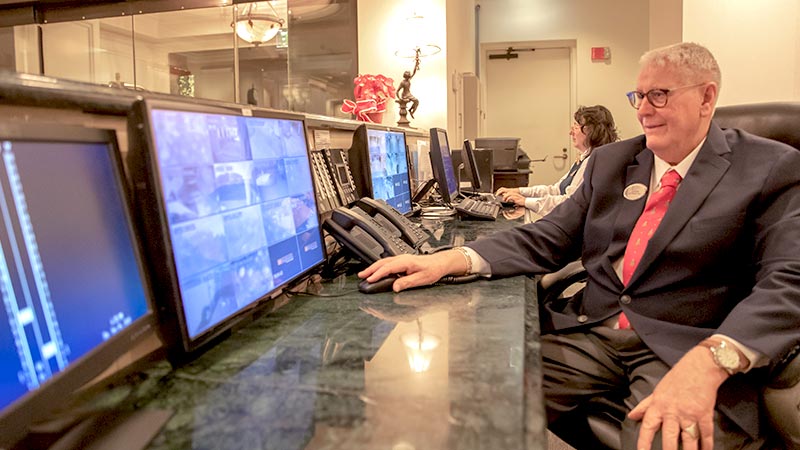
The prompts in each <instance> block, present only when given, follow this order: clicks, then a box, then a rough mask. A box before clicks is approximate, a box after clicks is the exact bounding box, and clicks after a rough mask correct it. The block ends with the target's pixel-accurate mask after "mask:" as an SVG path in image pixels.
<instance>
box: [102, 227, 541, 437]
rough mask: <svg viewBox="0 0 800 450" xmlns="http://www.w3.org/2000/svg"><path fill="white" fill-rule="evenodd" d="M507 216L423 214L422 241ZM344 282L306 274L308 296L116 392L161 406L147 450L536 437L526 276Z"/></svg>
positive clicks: (464, 235)
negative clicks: (412, 284)
mask: <svg viewBox="0 0 800 450" xmlns="http://www.w3.org/2000/svg"><path fill="white" fill-rule="evenodd" d="M518 223H519V222H518V221H513V222H512V221H508V220H504V219H500V220H498V221H497V222H473V221H470V222H462V221H459V220H451V221H447V222H444V223H442V222H429V221H425V222H424V225H425V226H426V227H427V228H428V229H429V230H430V231H431V232H432V233H433V235H434V237H433V239H432V242H433V243H434V245H448V244H451V245H452V244H455V245H458V244H460V243H461V242H462V241H464V240H466V241H469V240H472V239H475V238H476V237H478V236H480V235H483V234H487V233H490V232H491V231H492V230H496V229H501V228H507V227H510V226H515V225H517V224H518ZM356 284H357V279H356V277H355V276H353V275H350V276H342V277H339V278H337V279H335V280H333V281H329V282H324V283H318V284H313V285H311V286H310V287H309V290H310V291H313V292H315V293H316V294H318V295H317V296H309V295H295V296H293V297H292V299H291V301H289V302H288V303H287V304H286V305H284V306H282V307H280V308H278V309H276V310H275V311H273V312H270V313H269V314H266V315H264V316H262V317H261V318H259V319H257V320H256V321H254V322H252V323H250V324H249V325H248V326H246V327H244V328H242V329H240V330H237V331H236V332H234V333H233V334H232V335H231V336H230V337H229V338H227V339H226V340H224V341H223V342H221V343H219V344H218V345H216V346H215V347H213V348H211V349H210V350H209V351H207V352H206V353H204V354H203V355H201V356H200V357H199V358H197V359H196V360H195V361H193V362H192V363H190V364H188V365H186V366H184V367H181V368H179V369H176V370H172V369H171V368H170V367H169V365H168V364H167V363H166V362H158V363H156V365H155V366H154V367H151V368H150V369H149V370H147V371H145V372H143V373H142V374H140V375H139V376H138V378H137V381H136V383H131V385H130V386H128V387H127V388H124V387H122V388H118V389H120V390H122V391H123V392H122V393H117V394H116V395H118V396H126V397H127V401H129V402H131V403H132V404H133V405H134V406H135V407H136V408H164V409H169V410H172V411H174V415H173V417H172V418H171V419H170V421H169V422H168V423H167V424H166V426H165V427H164V429H163V430H162V431H161V433H160V434H159V435H158V436H157V437H156V438H155V440H153V441H152V443H151V447H150V448H153V449H170V450H174V449H190V448H191V449H270V450H272V449H277V450H313V449H348V450H359V449H386V450H414V449H416V450H423V449H453V450H456V449H458V450H470V449H492V450H495V449H504V450H512V449H541V448H546V445H547V439H546V435H545V422H544V414H543V401H542V397H541V390H540V382H541V374H540V354H539V347H538V344H537V342H538V339H537V337H538V313H537V311H536V307H535V305H534V306H533V307H528V308H526V300H525V298H526V295H527V296H528V297H529V298H533V294H531V293H530V292H532V288H533V282H532V281H531V280H530V279H528V278H526V277H515V278H509V279H505V280H495V281H486V280H482V281H477V282H474V283H470V284H465V285H451V286H436V287H431V288H426V289H418V290H412V291H408V292H403V293H400V294H393V293H385V294H375V295H364V294H361V293H359V292H358V291H357V289H356ZM526 293H527V294H526ZM526 322H527V325H528V326H527V327H526Z"/></svg>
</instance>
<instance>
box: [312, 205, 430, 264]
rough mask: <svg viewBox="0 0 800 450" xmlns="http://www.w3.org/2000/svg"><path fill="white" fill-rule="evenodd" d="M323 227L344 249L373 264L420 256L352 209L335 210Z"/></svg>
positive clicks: (371, 219)
mask: <svg viewBox="0 0 800 450" xmlns="http://www.w3.org/2000/svg"><path fill="white" fill-rule="evenodd" d="M323 227H324V228H325V229H326V230H327V231H328V232H329V233H330V234H331V236H333V237H334V239H336V240H337V241H338V242H339V243H340V244H341V245H342V246H344V247H345V248H347V249H348V250H350V251H351V252H353V254H355V256H356V257H358V258H359V259H361V260H363V261H364V262H366V263H373V262H375V261H377V260H379V259H381V258H385V257H387V256H395V255H400V254H403V253H409V254H416V253H417V252H416V250H414V249H413V248H412V247H410V246H409V245H408V244H406V243H405V242H404V241H403V240H402V239H400V238H399V237H396V236H392V235H391V233H390V232H389V231H387V230H386V229H385V228H384V227H383V226H381V224H379V223H378V222H377V221H376V220H375V219H373V218H372V217H369V215H367V214H359V213H357V212H355V211H353V210H350V209H348V208H344V207H341V208H337V209H335V210H333V213H332V214H331V217H330V218H329V219H327V220H325V222H324V223H323Z"/></svg>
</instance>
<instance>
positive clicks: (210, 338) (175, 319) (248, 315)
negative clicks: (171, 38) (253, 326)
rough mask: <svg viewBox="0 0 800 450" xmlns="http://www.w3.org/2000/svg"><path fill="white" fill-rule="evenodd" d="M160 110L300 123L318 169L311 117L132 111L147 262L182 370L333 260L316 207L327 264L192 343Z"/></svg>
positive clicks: (169, 104)
mask: <svg viewBox="0 0 800 450" xmlns="http://www.w3.org/2000/svg"><path fill="white" fill-rule="evenodd" d="M154 109H166V110H173V111H187V112H196V113H209V114H222V115H228V116H237V117H248V116H252V117H258V118H267V119H271V118H274V119H288V120H296V121H300V122H301V123H302V125H303V137H304V139H305V143H306V156H307V163H308V170H309V174H310V176H311V177H312V179H313V172H312V170H313V169H312V167H311V155H310V152H309V142H308V134H307V130H306V126H305V117H304V116H302V115H299V114H291V113H284V112H279V111H273V110H266V109H255V108H246V109H243V110H241V111H237V110H234V109H229V108H225V107H221V106H216V105H209V104H200V103H196V102H190V101H178V100H162V99H140V100H138V101H136V102H135V103H134V104H133V108H132V110H131V115H132V120H130V121H129V139H130V140H131V145H130V148H129V150H128V159H129V166H130V167H131V176H132V178H133V181H134V183H135V184H136V186H137V193H136V194H137V195H136V203H137V207H138V208H139V210H140V217H141V219H142V228H143V229H144V230H146V231H145V232H146V233H147V234H148V236H149V238H148V239H147V242H146V243H147V245H146V250H147V258H148V260H149V262H150V264H151V265H152V266H153V270H154V272H155V273H154V275H153V278H154V282H155V286H157V290H156V306H157V311H158V313H159V319H160V324H161V326H160V328H161V335H162V339H163V340H164V343H165V346H166V349H167V357H168V359H169V360H170V362H171V363H172V364H173V365H175V366H178V365H182V364H185V363H186V362H188V361H191V360H192V359H193V358H194V356H195V355H196V354H197V353H199V352H202V351H204V350H206V349H207V348H208V347H210V346H211V344H213V343H214V342H216V341H218V340H219V339H221V338H224V337H225V336H226V335H227V334H228V333H230V332H231V331H232V330H234V329H236V328H238V327H239V326H241V325H243V324H244V323H247V322H248V321H250V320H252V318H253V316H254V314H256V313H257V312H259V311H260V310H262V309H264V307H265V306H266V305H267V304H268V301H269V300H272V299H274V298H276V297H278V296H279V295H280V294H282V293H284V292H285V290H286V288H287V287H289V286H290V285H292V284H293V283H295V282H297V281H298V280H299V279H302V278H303V277H305V276H307V275H309V274H310V273H312V272H313V271H315V270H316V269H317V268H319V267H320V266H321V265H322V264H324V263H325V261H326V259H327V252H326V249H325V245H324V242H325V241H324V238H323V235H322V226H321V225H322V218H321V217H320V212H319V206H316V210H317V219H318V221H319V224H320V226H319V227H318V232H319V241H320V243H321V245H322V259H321V260H320V261H318V262H317V263H316V264H314V265H312V266H310V267H308V268H306V269H305V270H303V271H301V272H300V273H298V274H297V275H295V276H294V277H292V278H289V279H287V280H285V281H284V282H283V283H281V284H280V285H276V286H275V287H274V288H273V289H272V290H271V291H269V292H267V293H265V294H264V295H263V296H262V297H261V298H259V299H256V300H254V301H253V302H251V303H250V304H249V305H247V306H245V307H243V308H242V309H240V310H239V311H237V312H236V313H234V314H233V315H231V316H229V317H227V318H226V319H225V320H223V321H222V322H219V323H217V324H214V325H212V326H211V327H210V328H208V329H206V330H204V331H203V332H202V333H200V334H199V335H197V336H195V337H191V336H190V335H189V329H188V326H187V323H186V317H185V311H184V309H183V302H182V296H181V291H180V282H179V279H178V276H177V268H176V266H175V261H174V258H173V251H172V239H171V235H170V232H169V221H168V220H167V216H166V205H165V204H164V198H163V195H162V193H163V187H162V186H161V177H160V167H159V163H158V161H157V160H156V159H155V158H154V156H155V154H154V150H153V143H154V135H153V130H152V129H151V126H150V125H151V121H150V117H151V112H152V110H154ZM312 189H313V191H314V201H315V202H316V200H317V198H318V197H317V195H318V192H317V190H318V187H317V186H316V184H315V183H313V182H312Z"/></svg>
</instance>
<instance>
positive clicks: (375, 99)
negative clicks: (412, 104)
mask: <svg viewBox="0 0 800 450" xmlns="http://www.w3.org/2000/svg"><path fill="white" fill-rule="evenodd" d="M353 85H354V87H353V97H355V101H353V100H348V99H345V100H344V103H343V104H342V112H345V113H353V114H355V116H356V118H357V119H358V120H363V121H364V122H371V123H381V121H382V120H383V113H384V112H385V111H386V104H387V103H388V102H389V101H390V100H393V99H394V96H395V93H396V91H395V88H394V80H392V79H391V78H389V77H385V76H383V75H380V74H379V75H368V74H365V75H359V76H357V77H356V78H355V79H354V80H353Z"/></svg>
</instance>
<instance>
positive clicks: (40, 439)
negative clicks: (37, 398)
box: [15, 409, 173, 450]
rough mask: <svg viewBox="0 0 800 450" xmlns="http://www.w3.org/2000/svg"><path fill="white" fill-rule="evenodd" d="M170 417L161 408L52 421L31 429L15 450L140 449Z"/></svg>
mask: <svg viewBox="0 0 800 450" xmlns="http://www.w3.org/2000/svg"><path fill="white" fill-rule="evenodd" d="M172 415H173V412H172V411H167V410H163V409H141V410H136V411H117V410H104V411H97V412H93V413H90V414H89V415H88V416H82V417H77V418H75V417H73V418H71V419H70V418H61V419H56V420H54V421H52V422H48V423H45V424H42V425H41V426H39V427H36V428H34V429H33V430H32V431H31V433H29V435H28V436H27V437H26V438H25V439H23V441H22V442H20V444H18V446H17V447H15V448H19V449H22V448H29V445H33V446H35V447H36V448H47V449H48V450H73V449H81V450H111V449H114V450H142V449H144V448H146V447H147V445H148V444H149V443H150V441H152V440H153V439H154V438H155V437H156V436H157V435H158V433H159V431H161V428H163V427H164V424H166V423H167V421H168V420H169V419H170V418H171V417H172ZM41 444H44V445H41Z"/></svg>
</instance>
